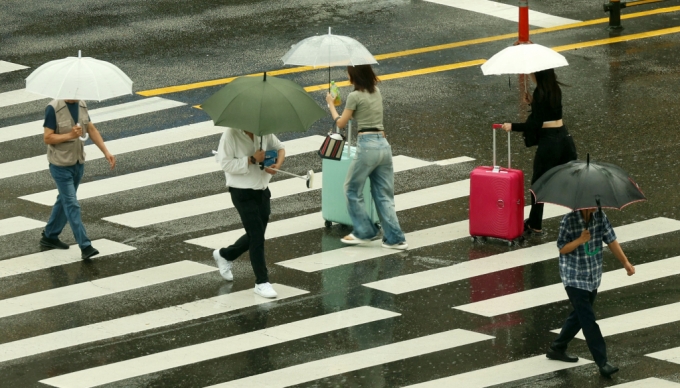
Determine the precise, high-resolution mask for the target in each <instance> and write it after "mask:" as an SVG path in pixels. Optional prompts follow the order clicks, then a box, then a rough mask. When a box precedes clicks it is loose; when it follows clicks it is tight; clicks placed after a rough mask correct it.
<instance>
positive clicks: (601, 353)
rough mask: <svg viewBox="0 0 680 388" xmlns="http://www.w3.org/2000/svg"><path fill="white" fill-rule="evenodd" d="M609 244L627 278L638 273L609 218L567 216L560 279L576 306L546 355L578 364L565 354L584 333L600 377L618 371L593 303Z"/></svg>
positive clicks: (560, 241) (587, 213) (590, 212)
mask: <svg viewBox="0 0 680 388" xmlns="http://www.w3.org/2000/svg"><path fill="white" fill-rule="evenodd" d="M603 242H604V243H606V244H607V246H608V247H609V249H610V250H611V251H612V253H613V254H614V256H616V258H617V259H618V260H619V261H620V262H621V264H622V265H623V267H624V268H625V269H626V272H627V273H628V276H631V275H633V274H634V273H635V267H633V266H632V265H631V264H630V262H628V258H627V257H626V255H625V254H624V253H623V250H622V249H621V246H620V245H619V243H618V242H617V241H616V234H615V233H614V229H613V228H612V226H611V224H610V223H609V220H608V219H607V216H606V215H605V214H604V213H603V212H602V211H601V210H600V211H596V209H584V210H580V211H578V210H577V211H574V212H571V213H569V214H567V215H565V216H564V218H563V219H562V222H561V223H560V231H559V236H558V238H557V247H558V248H559V250H560V277H561V278H562V283H563V284H564V289H565V290H566V292H567V295H568V296H569V301H570V302H571V304H572V306H573V307H574V311H572V312H571V314H570V315H569V317H568V318H567V320H566V321H565V322H564V325H563V326H562V331H561V332H560V335H559V336H558V337H557V338H556V339H555V341H553V343H552V344H551V345H550V350H548V353H547V354H546V356H547V357H548V358H549V359H551V360H559V361H565V362H577V361H578V357H574V356H570V355H568V354H567V353H566V350H567V346H568V345H569V341H571V340H572V339H573V338H574V336H576V334H577V333H578V332H579V330H583V335H584V336H585V337H586V342H587V344H588V349H589V350H590V353H591V354H592V355H593V358H594V360H595V363H596V364H597V366H598V367H599V368H600V374H602V375H603V376H605V377H609V376H611V375H612V374H613V373H616V372H618V370H619V368H617V367H616V366H614V365H612V364H610V363H609V362H608V361H607V348H606V345H605V343H604V338H602V333H601V332H600V327H599V326H598V325H597V323H596V322H595V313H594V312H593V304H594V303H595V297H596V296H597V288H598V287H599V286H600V281H601V280H602V243H603Z"/></svg>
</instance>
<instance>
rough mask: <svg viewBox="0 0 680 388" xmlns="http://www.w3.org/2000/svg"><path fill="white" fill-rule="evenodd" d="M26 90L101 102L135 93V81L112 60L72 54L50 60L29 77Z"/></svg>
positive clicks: (64, 98)
mask: <svg viewBox="0 0 680 388" xmlns="http://www.w3.org/2000/svg"><path fill="white" fill-rule="evenodd" d="M26 90H28V91H29V92H33V93H37V94H41V95H43V96H47V97H52V98H54V99H57V100H95V101H101V100H106V99H109V98H113V97H118V96H122V95H126V94H132V80H131V79H130V77H128V76H127V75H125V73H123V71H122V70H120V69H119V68H117V67H116V66H114V65H112V64H110V63H109V62H105V61H100V60H97V59H94V58H89V57H81V54H80V50H79V51H78V57H77V58H76V57H68V58H64V59H58V60H55V61H50V62H47V63H46V64H44V65H42V66H40V67H39V68H37V69H35V71H33V72H32V73H31V74H30V75H29V76H28V78H26Z"/></svg>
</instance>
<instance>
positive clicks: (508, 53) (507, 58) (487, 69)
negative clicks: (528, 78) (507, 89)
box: [482, 43, 569, 75]
mask: <svg viewBox="0 0 680 388" xmlns="http://www.w3.org/2000/svg"><path fill="white" fill-rule="evenodd" d="M568 65H569V63H568V62H567V58H565V57H564V55H562V54H560V53H558V52H557V51H555V50H553V49H551V48H548V47H545V46H541V45H540V44H536V43H529V44H518V45H516V46H510V47H508V48H505V49H503V50H501V51H499V52H498V53H496V54H495V55H494V56H493V57H491V58H489V60H488V61H486V62H485V63H484V64H483V65H482V73H484V75H501V74H531V73H535V72H537V71H541V70H547V69H554V68H556V67H562V66H568Z"/></svg>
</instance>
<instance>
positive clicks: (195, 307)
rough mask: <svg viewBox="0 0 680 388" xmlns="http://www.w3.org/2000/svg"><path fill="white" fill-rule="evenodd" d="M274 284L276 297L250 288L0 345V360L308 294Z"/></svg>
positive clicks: (31, 354)
mask: <svg viewBox="0 0 680 388" xmlns="http://www.w3.org/2000/svg"><path fill="white" fill-rule="evenodd" d="M273 286H274V289H275V290H276V292H277V293H278V294H279V296H278V298H276V299H265V298H262V297H260V296H258V295H256V294H255V293H254V292H253V290H252V289H248V290H244V291H239V292H234V293H231V294H226V295H220V296H216V297H213V298H209V299H201V300H197V301H194V302H189V303H185V304H183V305H179V306H171V307H166V308H164V309H160V310H154V311H148V312H146V313H142V314H135V315H131V316H127V317H122V318H117V319H112V320H109V321H104V322H99V323H94V324H91V325H86V326H81V327H76V328H73V329H68V330H62V331H57V332H53V333H49V334H43V335H39V336H35V337H30V338H26V339H21V340H18V341H14V342H8V343H4V344H0V362H5V361H9V360H15V359H17V358H22V357H28V356H33V355H36V354H41V353H45V352H50V351H54V350H59V349H65V348H68V347H72V346H78V345H83V344H88V343H92V342H96V341H102V340H106V339H110V338H116V337H121V336H125V335H130V334H134V333H141V332H144V331H147V330H153V329H157V328H160V327H165V326H170V325H176V324H180V323H184V322H189V321H193V320H196V319H200V318H205V317H210V316H214V315H218V314H223V313H227V312H230V311H235V310H240V309H244V308H248V307H253V306H258V305H261V304H266V303H275V302H276V301H280V300H284V299H288V298H292V297H296V296H300V295H304V294H307V293H309V292H308V291H305V290H300V289H297V288H293V287H288V286H285V285H283V284H273Z"/></svg>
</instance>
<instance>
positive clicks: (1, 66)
mask: <svg viewBox="0 0 680 388" xmlns="http://www.w3.org/2000/svg"><path fill="white" fill-rule="evenodd" d="M23 69H28V66H24V65H17V64H16V63H12V62H7V61H0V74H2V73H9V72H10V71H16V70H23Z"/></svg>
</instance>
